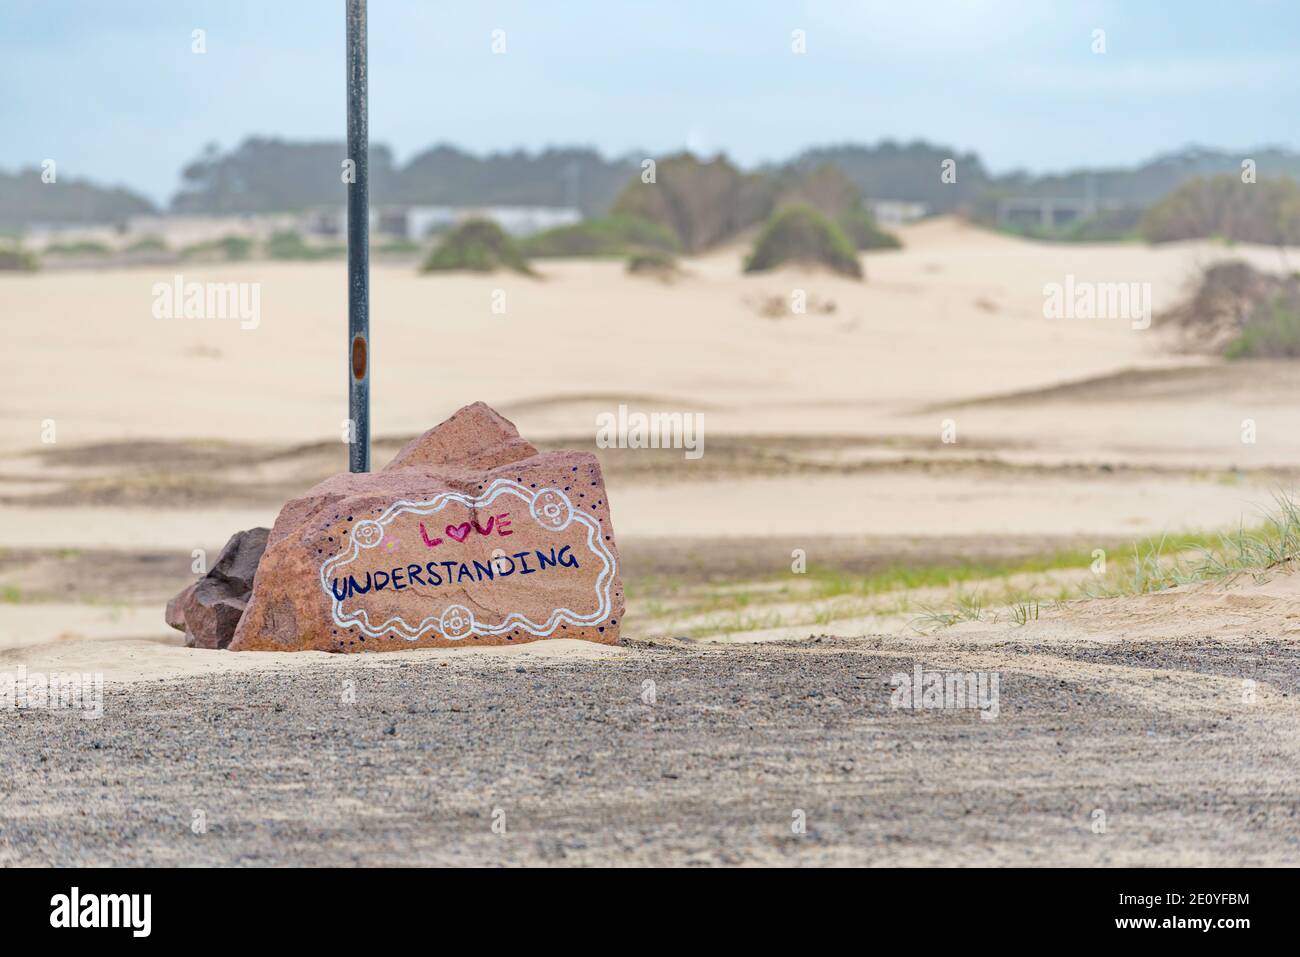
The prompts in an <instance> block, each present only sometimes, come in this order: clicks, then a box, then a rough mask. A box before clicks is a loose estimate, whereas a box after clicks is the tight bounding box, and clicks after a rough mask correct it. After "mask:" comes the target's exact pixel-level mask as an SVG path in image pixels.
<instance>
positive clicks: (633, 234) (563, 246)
mask: <svg viewBox="0 0 1300 957" xmlns="http://www.w3.org/2000/svg"><path fill="white" fill-rule="evenodd" d="M519 245H520V250H521V251H522V253H523V254H524V255H525V256H528V257H531V258H535V259H546V258H555V257H565V256H572V257H618V256H626V255H628V254H629V253H634V252H637V251H641V250H662V251H666V252H675V251H676V250H678V249H679V248H680V244H679V243H678V241H677V237H676V235H675V234H674V233H673V231H672V230H670V229H668V228H667V227H666V226H663V225H661V224H659V223H652V222H650V221H649V220H647V219H640V218H638V217H635V216H611V217H609V218H606V219H586V220H583V221H582V222H580V223H573V224H572V225H570V226H559V227H557V228H555V229H548V230H546V231H545V232H541V233H537V234H536V235H533V236H529V237H528V238H527V239H525V240H523V241H522V242H521V243H520V244H519Z"/></svg>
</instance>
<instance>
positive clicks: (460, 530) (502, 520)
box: [420, 512, 514, 548]
mask: <svg viewBox="0 0 1300 957" xmlns="http://www.w3.org/2000/svg"><path fill="white" fill-rule="evenodd" d="M494 523H495V525H496V531H497V534H498V535H500V536H502V537H505V536H506V535H513V534H514V530H513V529H511V528H510V513H509V512H502V513H501V514H500V515H489V516H488V520H487V524H486V525H480V524H479V523H478V520H477V519H471V520H470V521H468V522H461V523H460V524H459V525H448V526H447V527H446V528H444V529H443V530H442V533H443V534H444V535H446V536H447V537H448V538H454V539H455V540H456V541H458V542H464V541H465V539H467V538H469V533H470V529H471V528H472V529H473V530H474V531H476V532H478V533H479V534H480V535H491V534H492V526H493V524H494ZM420 537H421V538H422V539H424V544H425V545H427V546H428V547H429V548H435V547H437V546H438V545H441V544H442V539H441V538H430V537H429V532H428V530H427V529H426V528H425V527H424V522H421V523H420Z"/></svg>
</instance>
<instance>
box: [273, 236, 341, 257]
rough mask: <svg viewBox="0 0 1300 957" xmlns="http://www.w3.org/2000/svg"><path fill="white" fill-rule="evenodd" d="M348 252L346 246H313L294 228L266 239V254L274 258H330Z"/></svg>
mask: <svg viewBox="0 0 1300 957" xmlns="http://www.w3.org/2000/svg"><path fill="white" fill-rule="evenodd" d="M346 252H347V247H346V246H313V245H311V244H310V243H308V242H307V241H306V240H305V239H303V238H302V236H301V235H300V234H299V233H296V232H294V231H293V230H286V231H284V232H279V233H276V234H275V235H273V236H272V237H271V238H270V239H268V240H267V241H266V254H267V255H268V256H270V257H271V258H272V259H300V260H314V259H328V258H329V257H331V256H342V255H344V254H345V253H346Z"/></svg>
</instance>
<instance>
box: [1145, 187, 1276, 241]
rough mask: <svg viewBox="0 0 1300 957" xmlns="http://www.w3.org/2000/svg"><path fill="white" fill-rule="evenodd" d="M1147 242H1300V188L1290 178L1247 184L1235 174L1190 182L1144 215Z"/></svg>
mask: <svg viewBox="0 0 1300 957" xmlns="http://www.w3.org/2000/svg"><path fill="white" fill-rule="evenodd" d="M1139 230H1140V232H1141V234H1142V236H1143V238H1144V239H1146V240H1148V241H1150V242H1153V243H1160V242H1171V241H1174V240H1180V239H1206V238H1210V237H1220V238H1223V239H1225V240H1229V241H1232V242H1244V243H1267V244H1270V245H1294V244H1296V243H1298V242H1300V184H1297V183H1296V182H1295V180H1293V179H1289V178H1286V177H1278V178H1276V179H1261V180H1259V181H1258V182H1255V183H1243V182H1241V180H1240V178H1238V177H1237V176H1233V175H1231V174H1227V175H1223V176H1212V177H1209V178H1198V179H1193V180H1189V181H1188V182H1187V183H1184V184H1183V185H1182V186H1180V187H1179V188H1178V189H1176V190H1174V191H1173V192H1172V193H1170V194H1169V195H1168V196H1166V197H1165V198H1164V199H1162V200H1161V201H1160V202H1158V203H1156V204H1155V205H1154V206H1152V207H1151V208H1150V209H1148V210H1147V211H1146V213H1145V214H1144V215H1143V217H1142V220H1141V223H1140V226H1139Z"/></svg>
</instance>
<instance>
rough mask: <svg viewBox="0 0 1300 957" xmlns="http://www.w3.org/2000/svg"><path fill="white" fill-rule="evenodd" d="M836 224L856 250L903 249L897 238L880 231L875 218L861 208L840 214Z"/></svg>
mask: <svg viewBox="0 0 1300 957" xmlns="http://www.w3.org/2000/svg"><path fill="white" fill-rule="evenodd" d="M836 223H837V224H838V225H839V227H840V229H841V230H842V231H843V232H844V235H845V236H846V237H847V238H848V240H849V242H851V243H853V245H854V246H855V247H856V248H857V249H902V248H903V244H902V243H901V242H899V241H898V237H897V236H895V235H894V234H893V233H890V232H886V231H885V230H883V229H881V228H880V226H879V224H877V223H876V217H874V216H872V215H871V213H869V212H868V211H867V210H866V209H864V208H862V207H858V208H857V209H850V210H848V211H846V212H844V213H841V214H840V216H839V217H838V218H837V219H836Z"/></svg>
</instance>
